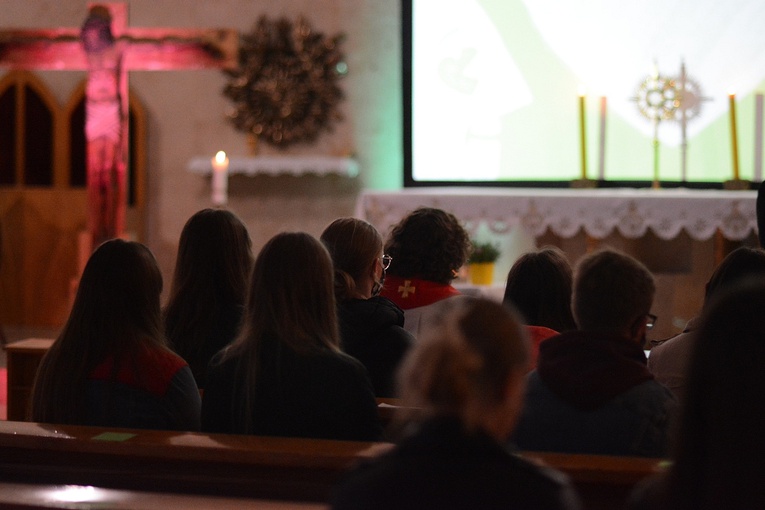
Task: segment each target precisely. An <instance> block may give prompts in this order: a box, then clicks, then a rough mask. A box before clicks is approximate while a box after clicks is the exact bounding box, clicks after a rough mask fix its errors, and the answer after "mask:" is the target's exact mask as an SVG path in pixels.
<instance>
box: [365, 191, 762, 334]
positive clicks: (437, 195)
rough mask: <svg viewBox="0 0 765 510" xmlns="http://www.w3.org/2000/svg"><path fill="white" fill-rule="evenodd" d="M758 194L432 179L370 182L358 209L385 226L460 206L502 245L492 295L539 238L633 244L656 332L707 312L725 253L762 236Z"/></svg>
mask: <svg viewBox="0 0 765 510" xmlns="http://www.w3.org/2000/svg"><path fill="white" fill-rule="evenodd" d="M756 197H757V193H756V192H754V191H723V190H687V189H674V190H651V189H592V190H591V189H585V190H582V189H565V190H564V189H530V188H523V189H516V188H513V189H506V188H502V189H496V188H492V189H486V188H475V189H473V188H425V189H404V190H401V191H397V192H373V191H367V192H365V193H363V194H362V195H361V197H360V198H359V200H358V202H357V206H356V215H357V216H358V217H360V218H364V219H366V220H367V221H369V222H370V223H372V224H373V225H375V227H377V229H378V230H379V231H380V232H381V233H382V234H383V236H386V235H387V234H388V233H389V231H390V229H391V227H392V226H393V225H394V224H395V223H397V222H398V221H399V220H400V219H401V218H403V217H404V216H406V214H407V213H409V212H410V211H412V210H414V209H416V208H417V207H421V206H426V207H438V208H441V209H444V210H446V211H449V212H451V213H453V214H454V215H455V216H457V217H458V218H459V219H460V220H461V221H462V222H463V224H464V225H465V226H466V228H467V229H468V230H469V232H470V234H471V236H473V237H478V238H481V240H486V238H487V237H488V238H489V239H491V240H493V241H495V242H496V243H497V244H498V245H499V246H500V249H501V251H502V257H501V258H500V260H499V261H498V263H497V268H496V271H495V276H494V285H493V288H492V289H491V291H490V293H491V294H492V295H494V294H497V293H501V289H503V288H504V279H505V277H506V275H507V271H508V269H509V268H510V265H511V264H512V263H513V262H514V261H515V259H516V258H517V257H518V256H519V255H520V254H522V253H524V252H526V251H529V250H533V249H535V248H536V247H537V246H542V245H546V244H552V245H556V246H558V247H559V248H561V249H563V250H564V251H565V252H566V255H567V257H568V258H569V260H570V261H571V263H572V264H575V263H576V262H577V260H578V259H579V258H580V257H581V256H582V255H584V254H585V253H586V252H588V251H590V250H592V249H595V248H597V247H603V246H610V247H613V248H616V249H619V250H622V251H625V252H627V253H629V254H631V255H633V256H635V257H636V258H638V259H639V260H641V261H643V262H644V263H645V264H646V265H647V266H648V267H649V269H651V271H652V272H653V273H654V275H655V276H656V284H657V292H656V297H655V299H654V307H653V312H654V313H656V314H657V315H659V316H660V319H659V322H658V323H657V326H656V328H655V329H654V330H653V331H652V332H651V335H652V336H651V337H650V338H649V339H658V338H665V337H668V336H671V335H673V334H675V333H677V332H679V331H681V330H682V329H683V327H684V325H685V323H686V321H687V320H689V319H690V318H692V317H693V316H694V315H696V314H697V313H698V312H699V310H700V308H701V305H702V303H703V294H704V286H705V284H706V281H707V280H708V278H709V276H710V275H711V273H712V271H713V270H714V267H715V264H716V263H717V261H718V260H719V258H720V257H721V254H724V253H725V251H726V250H728V249H730V248H731V247H735V246H737V245H739V244H741V243H744V244H747V243H748V244H752V243H754V244H756V232H757V221H756ZM726 239H727V240H726ZM487 292H488V290H487ZM484 293H486V292H484Z"/></svg>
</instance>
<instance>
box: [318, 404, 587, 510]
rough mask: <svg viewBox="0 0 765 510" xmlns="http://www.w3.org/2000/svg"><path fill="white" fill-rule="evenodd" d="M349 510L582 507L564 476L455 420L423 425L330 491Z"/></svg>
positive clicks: (335, 504)
mask: <svg viewBox="0 0 765 510" xmlns="http://www.w3.org/2000/svg"><path fill="white" fill-rule="evenodd" d="M332 507H333V508H334V509H336V510H346V509H391V508H396V509H408V508H412V509H415V508H417V509H420V508H450V509H463V508H464V509H468V508H469V509H473V508H483V509H486V508H488V509H491V508H503V509H504V508H523V509H535V510H537V509H538V510H544V509H551V510H552V509H556V510H558V509H574V508H579V504H578V500H577V498H576V496H575V495H574V494H573V492H572V489H571V487H570V485H569V484H568V481H567V479H566V478H565V476H564V475H562V474H560V473H558V472H556V471H552V470H550V469H546V468H542V467H540V466H537V465H535V464H532V463H530V462H528V461H526V460H524V459H522V458H520V457H518V456H516V455H514V454H512V453H511V452H510V451H509V450H506V449H505V448H503V447H502V446H501V445H500V444H498V443H497V442H496V441H495V440H494V439H492V438H490V437H489V436H487V435H485V434H483V433H474V434H469V433H467V432H466V431H465V430H464V429H463V428H462V426H461V424H460V423H459V422H458V421H457V420H456V419H452V418H437V419H434V420H430V421H428V422H426V423H425V424H423V426H422V427H421V428H420V429H419V430H418V431H417V432H416V433H415V434H414V435H413V436H411V437H409V438H407V439H405V440H404V441H402V442H401V444H400V445H398V446H397V447H396V448H395V449H393V450H392V451H391V452H389V453H387V454H385V455H383V456H382V457H379V458H377V459H374V460H372V461H369V462H367V463H366V464H363V465H361V466H360V467H359V468H357V469H356V470H354V471H352V472H351V473H349V474H348V475H346V476H345V478H344V479H343V480H342V482H341V483H340V485H339V486H338V487H337V488H336V489H335V491H334V495H333V498H332Z"/></svg>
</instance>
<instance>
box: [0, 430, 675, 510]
mask: <svg viewBox="0 0 765 510" xmlns="http://www.w3.org/2000/svg"><path fill="white" fill-rule="evenodd" d="M392 447H393V445H392V444H390V443H365V442H353V441H330V440H323V439H305V438H279V437H257V436H240V435H227V434H200V433H190V432H171V431H144V430H118V429H105V428H99V427H83V426H69V425H66V426H56V425H47V424H37V423H29V422H0V481H5V482H27V483H36V484H79V485H94V486H98V487H107V488H116V489H127V490H142V491H158V492H171V493H173V492H174V493H185V494H213V495H225V496H240V497H251V498H266V499H277V500H289V501H314V502H325V501H327V498H328V497H329V494H330V492H331V490H332V487H333V486H334V485H335V484H336V483H337V481H338V480H339V478H340V476H341V475H342V474H343V473H344V472H345V471H347V470H348V469H350V468H351V467H352V466H353V465H354V464H355V463H357V462H359V461H360V460H362V459H368V458H370V457H373V456H375V455H378V454H380V453H383V452H385V451H388V450H389V449H390V448H392ZM523 456H525V457H527V458H530V459H536V460H538V461H540V462H543V463H545V464H547V465H548V466H550V467H552V468H554V469H558V470H560V471H563V472H565V473H567V474H568V475H569V477H570V478H571V480H572V482H573V483H574V485H575V486H576V487H577V489H578V490H579V492H580V494H581V495H582V499H583V501H584V503H585V508H588V509H600V508H618V507H620V506H621V505H622V504H623V502H624V500H625V498H626V496H627V495H628V494H629V491H631V490H632V488H633V487H634V485H635V484H636V483H638V482H639V481H640V480H642V479H644V478H646V477H647V476H650V475H651V474H654V473H656V472H657V471H658V470H659V469H660V463H661V461H660V460H659V459H642V458H628V457H608V456H593V455H570V454H551V453H533V452H525V453H523Z"/></svg>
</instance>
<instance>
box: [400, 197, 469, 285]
mask: <svg viewBox="0 0 765 510" xmlns="http://www.w3.org/2000/svg"><path fill="white" fill-rule="evenodd" d="M470 249H471V248H470V236H469V235H468V233H467V231H466V230H465V229H464V228H463V227H462V225H461V224H460V222H459V220H458V219H457V218H456V217H455V216H454V215H453V214H451V213H447V212H445V211H442V210H441V209H434V208H430V207H421V208H419V209H416V210H415V211H413V212H412V213H410V214H409V215H407V216H406V217H404V218H403V219H402V220H401V221H400V222H399V223H398V224H396V225H395V226H394V227H393V230H392V231H391V234H390V236H389V237H388V240H387V241H386V243H385V253H387V254H388V255H390V256H391V257H393V262H392V263H391V266H390V269H389V270H388V272H389V273H390V274H391V275H395V276H401V277H407V278H409V277H417V278H422V279H424V280H429V281H433V282H437V283H443V284H446V283H449V282H451V281H452V280H454V278H455V277H456V274H457V271H458V270H459V268H460V267H462V266H463V264H465V262H466V261H467V258H468V256H469V255H470Z"/></svg>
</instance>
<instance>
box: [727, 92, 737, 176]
mask: <svg viewBox="0 0 765 510" xmlns="http://www.w3.org/2000/svg"><path fill="white" fill-rule="evenodd" d="M728 103H729V104H730V142H731V152H732V154H733V180H734V181H737V180H739V173H738V135H737V133H736V94H734V93H731V94H728Z"/></svg>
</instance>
